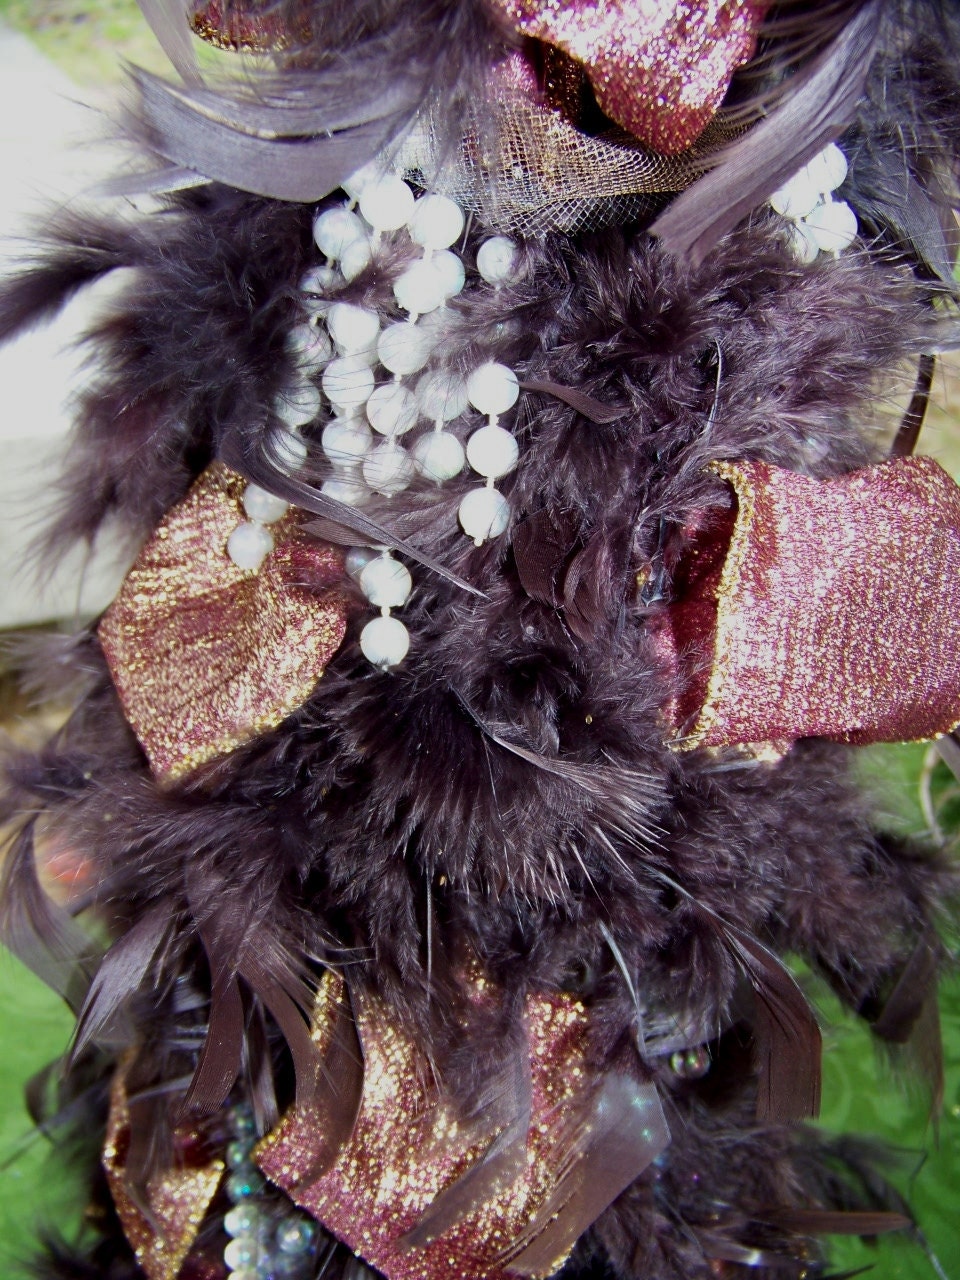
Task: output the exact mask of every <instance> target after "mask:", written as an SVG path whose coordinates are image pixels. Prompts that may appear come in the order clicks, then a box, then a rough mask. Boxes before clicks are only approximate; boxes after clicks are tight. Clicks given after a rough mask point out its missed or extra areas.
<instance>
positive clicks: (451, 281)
mask: <svg viewBox="0 0 960 1280" xmlns="http://www.w3.org/2000/svg"><path fill="white" fill-rule="evenodd" d="M428 265H429V266H430V268H431V270H433V271H435V272H436V274H437V275H438V276H439V277H440V287H441V288H442V290H443V296H444V299H445V301H447V302H449V301H450V299H451V298H455V297H456V296H457V294H458V293H459V292H460V290H461V289H462V288H463V286H464V282H465V281H466V278H467V276H466V272H465V271H464V269H463V263H462V262H461V261H460V259H459V258H458V257H457V255H456V254H455V253H451V252H450V250H449V249H439V250H438V251H437V252H436V253H435V254H434V255H433V257H432V258H431V259H430V262H429V264H428Z"/></svg>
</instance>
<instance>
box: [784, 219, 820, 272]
mask: <svg viewBox="0 0 960 1280" xmlns="http://www.w3.org/2000/svg"><path fill="white" fill-rule="evenodd" d="M789 238H790V248H791V250H792V251H793V256H794V257H795V258H796V259H797V261H798V262H802V263H803V264H804V265H805V266H809V264H810V263H811V262H816V260H817V256H818V255H819V253H820V247H819V245H818V244H817V242H816V240H814V238H813V236H812V235H811V233H810V232H809V231H807V229H806V224H805V223H803V222H791V223H790V224H789Z"/></svg>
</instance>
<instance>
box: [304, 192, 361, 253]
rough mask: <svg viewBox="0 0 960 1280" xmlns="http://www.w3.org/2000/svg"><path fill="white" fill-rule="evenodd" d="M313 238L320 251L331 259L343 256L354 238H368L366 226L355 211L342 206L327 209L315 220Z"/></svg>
mask: <svg viewBox="0 0 960 1280" xmlns="http://www.w3.org/2000/svg"><path fill="white" fill-rule="evenodd" d="M313 238H314V240H315V241H316V245H317V248H318V249H319V250H320V252H321V253H322V254H323V255H324V256H325V257H327V258H329V259H330V260H331V261H333V262H336V260H337V259H338V258H342V257H343V253H344V250H345V249H346V247H347V245H348V244H352V243H353V241H354V240H365V239H366V238H367V232H366V228H365V227H364V225H363V223H362V222H361V221H360V219H359V218H358V217H357V215H356V214H355V213H351V212H350V210H349V209H344V208H343V207H342V206H341V207H340V208H336V209H325V210H324V212H323V213H321V214H320V215H319V216H318V217H317V218H316V219H315V221H314V224H313Z"/></svg>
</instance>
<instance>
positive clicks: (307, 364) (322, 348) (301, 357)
mask: <svg viewBox="0 0 960 1280" xmlns="http://www.w3.org/2000/svg"><path fill="white" fill-rule="evenodd" d="M287 350H288V351H289V352H290V354H291V355H292V356H293V358H294V360H296V362H297V363H298V364H299V365H300V366H301V368H303V369H305V370H307V371H310V372H312V371H313V370H316V369H321V368H322V367H323V366H324V365H325V364H326V363H327V361H328V360H329V359H330V357H331V356H332V355H333V347H332V345H331V343H330V339H329V338H328V337H327V335H326V334H325V333H324V331H323V330H322V329H319V328H317V326H316V325H314V324H298V325H296V326H295V327H294V328H293V329H291V330H290V332H289V333H288V334H287Z"/></svg>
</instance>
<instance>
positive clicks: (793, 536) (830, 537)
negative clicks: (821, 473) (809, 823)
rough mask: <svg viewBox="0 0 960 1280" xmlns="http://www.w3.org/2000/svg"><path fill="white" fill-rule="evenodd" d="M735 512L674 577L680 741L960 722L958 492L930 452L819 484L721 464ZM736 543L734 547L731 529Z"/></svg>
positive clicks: (900, 731)
mask: <svg viewBox="0 0 960 1280" xmlns="http://www.w3.org/2000/svg"><path fill="white" fill-rule="evenodd" d="M713 470H714V471H715V472H716V473H717V474H718V475H719V476H721V477H722V478H723V479H724V480H726V481H728V482H729V483H730V485H732V487H733V489H734V491H735V494H736V500H737V511H736V517H735V520H734V521H733V523H732V532H731V522H730V520H727V521H726V522H725V524H724V522H723V521H721V522H719V524H715V525H714V527H713V528H712V530H704V531H703V532H702V533H701V535H700V537H699V539H698V541H697V542H696V544H695V546H694V550H693V554H692V556H691V557H690V558H689V560H688V562H687V565H686V566H685V569H684V570H683V572H682V573H681V574H680V575H678V579H677V586H678V591H679V595H678V599H677V601H676V603H675V604H674V605H673V606H671V608H670V609H669V610H668V611H667V615H666V618H665V619H664V628H665V629H664V630H661V631H660V633H659V635H660V639H661V641H663V640H664V638H665V635H666V637H667V647H672V650H673V653H674V655H675V657H676V660H677V662H678V666H679V670H680V672H681V673H682V674H683V676H684V679H683V684H684V687H683V691H682V693H681V695H680V697H679V699H678V702H677V704H676V705H675V707H674V708H672V713H671V718H672V719H673V721H674V726H675V728H676V729H677V730H678V732H679V734H680V737H679V739H678V741H677V743H676V745H677V746H679V747H681V748H692V747H699V746H708V747H716V746H732V745H741V746H753V745H756V744H761V743H769V742H784V741H785V742H792V741H794V740H795V739H797V738H801V737H808V736H819V737H826V738H834V739H837V740H840V741H844V742H852V743H868V742H899V741H912V740H918V739H924V738H931V737H935V736H938V735H940V734H943V733H947V732H949V731H950V730H952V729H953V728H955V727H956V726H957V724H958V723H960V489H958V488H957V486H956V485H955V484H954V483H953V481H952V480H951V479H950V477H949V476H948V475H947V474H946V472H944V471H943V469H942V468H941V467H940V466H938V464H937V463H936V462H934V461H933V460H932V459H930V458H898V459H894V460H891V461H888V462H884V463H881V464H880V465H879V466H875V467H868V468H866V469H864V470H862V471H857V472H853V473H852V474H850V475H846V476H842V477H840V478H838V479H834V480H827V481H817V480H811V479H809V478H808V477H806V476H801V475H794V474H793V473H792V472H788V471H782V470H780V469H779V468H777V467H773V466H770V465H768V464H767V463H764V462H721V463H717V464H715V465H714V467H713ZM728 537H729V545H728V544H727V538H728Z"/></svg>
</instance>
